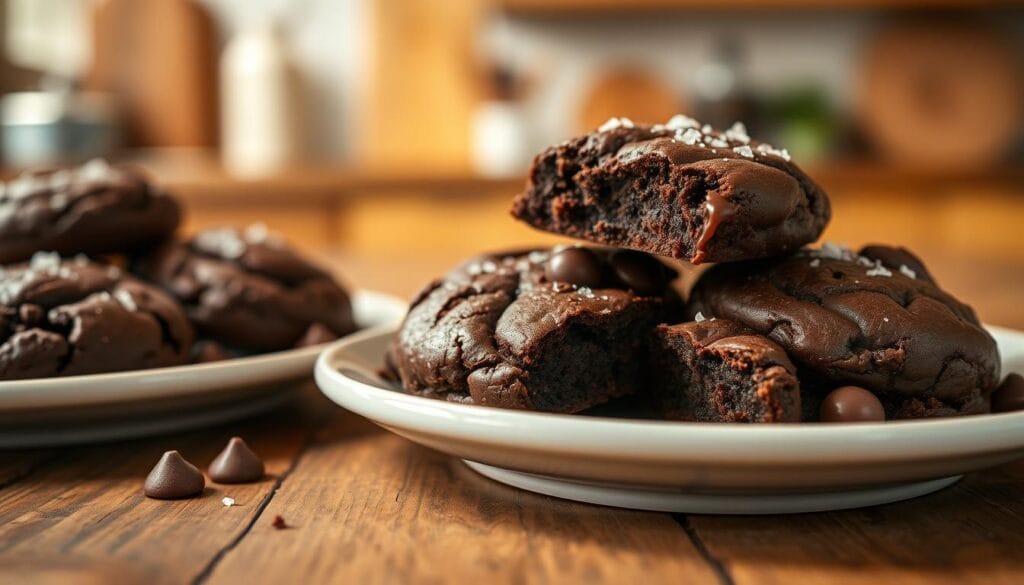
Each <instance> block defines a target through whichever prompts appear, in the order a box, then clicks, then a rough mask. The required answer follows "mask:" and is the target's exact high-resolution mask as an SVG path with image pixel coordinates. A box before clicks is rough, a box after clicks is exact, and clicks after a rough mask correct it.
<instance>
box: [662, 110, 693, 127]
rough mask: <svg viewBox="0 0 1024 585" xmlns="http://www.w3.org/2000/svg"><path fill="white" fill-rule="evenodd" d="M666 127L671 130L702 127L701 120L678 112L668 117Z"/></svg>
mask: <svg viewBox="0 0 1024 585" xmlns="http://www.w3.org/2000/svg"><path fill="white" fill-rule="evenodd" d="M665 128H667V129H669V130H684V129H686V128H700V122H698V121H697V120H694V119H693V118H691V117H689V116H684V115H682V114H676V115H675V116H672V117H671V118H669V119H668V122H666V123H665Z"/></svg>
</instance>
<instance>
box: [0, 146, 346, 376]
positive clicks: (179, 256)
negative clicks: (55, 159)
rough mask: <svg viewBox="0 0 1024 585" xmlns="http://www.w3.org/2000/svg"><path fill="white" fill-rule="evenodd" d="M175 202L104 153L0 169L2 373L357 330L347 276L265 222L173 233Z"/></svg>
mask: <svg viewBox="0 0 1024 585" xmlns="http://www.w3.org/2000/svg"><path fill="white" fill-rule="evenodd" d="M181 216H182V212H181V205H180V203H179V202H178V200H177V199H176V198H175V197H173V196H171V195H170V194H169V193H168V192H167V191H166V190H164V189H162V188H161V187H159V186H157V185H154V184H153V183H152V182H150V181H149V180H148V179H147V178H146V177H145V176H144V175H143V174H142V173H140V172H139V171H138V170H135V169H132V168H128V167H114V166H111V165H108V164H107V163H106V162H104V161H101V160H95V161H92V162H89V163H87V164H85V165H83V166H81V167H78V168H72V169H62V170H57V171H47V172H33V173H25V174H23V175H21V176H19V177H17V178H16V179H14V180H12V181H9V182H6V183H0V264H2V265H3V266H2V268H0V380H14V379H24V378H38V377H50V376H68V375H77V374H93V373H99V372H111V371H118V370H132V369H141V368H152V367H160V366H172V365H178V364H183V363H188V362H189V361H208V360H211V359H221V358H224V357H228V356H231V355H240V354H247V353H252V352H256V351H273V350H279V349H286V348H289V347H294V346H296V345H303V344H308V343H317V342H321V341H325V340H328V339H332V338H335V337H338V336H341V335H344V334H346V333H349V332H351V331H352V330H354V328H355V327H354V324H353V321H352V310H351V307H350V304H349V297H348V295H347V293H346V292H345V291H344V289H342V288H341V287H340V286H339V285H338V284H337V283H336V282H335V281H334V280H333V279H332V278H331V277H330V275H328V274H327V273H326V272H324V271H322V270H320V269H319V268H317V267H315V266H313V265H311V264H310V263H309V262H307V261H306V260H305V259H303V258H302V257H301V256H299V255H298V254H297V253H295V251H294V250H292V249H290V248H288V247H287V246H286V245H285V244H284V243H283V242H282V241H281V240H280V238H278V237H276V236H274V235H272V234H268V233H267V231H266V229H265V228H262V227H260V226H250V228H248V229H246V230H241V231H239V230H234V229H215V230H207V231H204V232H200V233H199V234H197V235H195V236H194V237H193V238H191V239H190V240H187V241H176V240H175V239H174V234H175V231H176V229H177V228H178V225H179V224H180V222H181ZM197 338H198V339H199V342H198V343H197V342H196V340H197Z"/></svg>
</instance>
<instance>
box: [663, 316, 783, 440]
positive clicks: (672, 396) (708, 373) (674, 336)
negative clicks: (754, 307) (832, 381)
mask: <svg viewBox="0 0 1024 585" xmlns="http://www.w3.org/2000/svg"><path fill="white" fill-rule="evenodd" d="M654 343H655V346H654V348H653V350H652V356H653V358H654V361H653V364H652V365H653V367H652V368H651V370H652V378H653V384H652V390H653V395H654V396H653V397H654V402H655V404H656V406H657V407H658V410H659V411H660V412H661V414H662V415H663V416H665V417H666V418H669V419H674V420H688V421H701V422H744V423H779V422H798V421H800V417H801V407H800V383H799V382H798V381H797V378H796V366H794V365H793V362H791V361H790V359H789V357H788V356H787V355H786V352H785V351H783V349H782V348H781V347H780V346H779V345H778V344H777V343H775V342H773V341H771V340H770V339H768V338H767V337H764V336H763V335H759V334H757V333H756V332H754V331H753V330H752V329H749V328H747V327H744V326H743V325H740V324H739V323H735V322H733V321H729V320H727V319H704V318H703V316H701V317H700V318H699V320H698V321H692V322H689V323H680V324H678V325H659V326H658V329H657V336H656V338H655V341H654Z"/></svg>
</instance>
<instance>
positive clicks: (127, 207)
mask: <svg viewBox="0 0 1024 585" xmlns="http://www.w3.org/2000/svg"><path fill="white" fill-rule="evenodd" d="M180 221H181V210H180V208H179V207H178V204H177V203H176V202H175V201H174V199H172V198H171V197H170V196H168V195H167V194H166V193H165V192H164V191H162V190H161V189H160V188H158V187H156V186H154V185H152V184H150V183H149V182H148V181H147V180H146V179H145V178H144V177H143V176H142V175H141V174H140V173H138V172H136V171H134V170H132V169H129V168H126V167H112V166H110V165H108V164H107V163H106V162H105V161H102V160H94V161H92V162H89V163H87V164H85V165H83V166H81V167H78V168H73V169H62V170H58V171H48V172H36V173H24V174H22V175H21V176H19V177H18V178H16V179H14V180H12V181H8V182H7V183H0V263H2V264H8V263H11V262H19V261H22V260H27V259H28V258H29V257H30V256H32V254H33V253H35V252H36V251H40V250H46V251H51V250H52V251H56V252H58V253H60V254H65V255H72V254H78V253H84V254H107V253H121V252H129V251H132V250H134V249H136V248H139V247H141V246H145V245H148V244H152V243H155V242H159V241H162V240H164V239H166V238H167V237H169V236H170V235H171V234H172V233H173V232H174V230H175V228H177V227H178V223H179V222H180Z"/></svg>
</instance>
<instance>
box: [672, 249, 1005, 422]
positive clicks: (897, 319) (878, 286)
mask: <svg viewBox="0 0 1024 585" xmlns="http://www.w3.org/2000/svg"><path fill="white" fill-rule="evenodd" d="M688 312H689V313H690V314H691V315H693V314H696V313H697V312H700V313H702V315H703V316H705V317H719V318H726V319H731V320H734V321H737V322H739V323H741V324H743V325H745V326H747V327H750V328H751V329H753V330H755V331H757V332H759V333H761V334H763V335H766V336H767V337H769V338H770V339H772V340H774V341H775V342H777V343H778V344H779V345H781V346H782V347H783V348H784V349H785V350H786V352H787V353H788V354H789V355H790V357H791V358H792V359H793V360H794V362H796V363H797V365H798V366H799V367H800V370H801V371H800V381H801V384H802V385H803V386H804V388H805V392H804V395H805V397H811V398H813V397H814V394H817V395H819V396H818V397H819V398H820V395H821V394H822V393H827V392H828V391H829V390H831V389H832V388H834V387H835V386H840V385H846V384H854V385H857V386H862V387H864V388H867V389H868V390H871V391H872V392H874V393H875V394H876V395H877V396H878V397H879V399H880V400H881V401H882V403H883V404H884V405H885V406H886V411H887V416H888V417H889V418H918V417H927V416H946V415H953V414H970V413H976V412H985V411H987V410H988V395H989V393H990V392H991V390H992V388H993V387H994V386H995V384H996V382H997V381H998V379H999V353H998V350H997V348H996V343H995V340H993V338H992V336H991V335H989V334H988V332H986V331H985V330H984V329H983V328H982V327H981V325H980V324H979V322H978V319H977V317H976V316H975V314H974V311H973V310H972V309H971V308H970V307H968V306H967V305H965V304H963V303H961V302H959V301H957V300H956V299H954V298H953V297H952V296H950V295H949V294H947V293H945V292H944V291H942V290H941V289H940V288H939V287H938V286H937V285H936V284H935V282H934V281H933V280H932V278H931V276H930V275H929V274H928V273H927V271H926V270H925V269H924V266H923V264H922V263H921V262H920V260H918V259H917V258H916V257H914V256H913V255H912V254H910V253H909V252H907V251H906V250H903V249H898V248H888V247H885V246H870V247H867V248H864V249H863V250H862V251H861V254H854V253H853V252H851V251H849V250H846V249H844V248H840V247H838V246H831V245H825V246H823V247H822V248H821V249H820V250H807V251H802V252H800V253H798V254H796V255H794V256H790V257H787V258H781V259H771V260H764V261H757V262H746V263H736V264H722V265H718V266H715V267H713V268H712V269H711V270H709V271H708V272H707V273H705V274H704V275H702V276H701V278H700V279H699V280H698V282H697V283H696V285H695V286H694V289H693V292H692V294H691V297H690V304H689V305H688ZM808 387H817V388H818V391H817V392H816V393H814V392H812V391H809V390H808Z"/></svg>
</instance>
